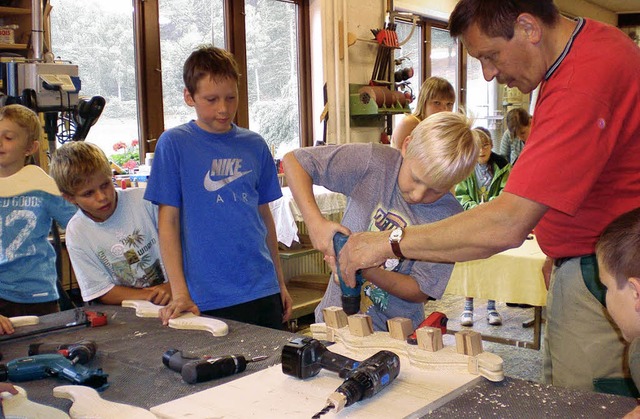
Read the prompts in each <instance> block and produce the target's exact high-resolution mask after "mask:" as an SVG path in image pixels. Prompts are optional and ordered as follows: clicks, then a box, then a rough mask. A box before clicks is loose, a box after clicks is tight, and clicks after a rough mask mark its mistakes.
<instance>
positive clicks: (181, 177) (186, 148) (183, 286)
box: [145, 46, 292, 329]
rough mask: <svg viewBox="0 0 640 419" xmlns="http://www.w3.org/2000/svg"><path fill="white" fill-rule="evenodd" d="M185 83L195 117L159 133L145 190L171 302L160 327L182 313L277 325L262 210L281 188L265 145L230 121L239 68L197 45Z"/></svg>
mask: <svg viewBox="0 0 640 419" xmlns="http://www.w3.org/2000/svg"><path fill="white" fill-rule="evenodd" d="M183 79H184V83H185V88H184V100H185V102H186V103H187V105H189V106H191V107H193V108H194V109H195V112H196V120H192V121H190V122H188V123H186V124H183V125H180V126H178V127H175V128H172V129H169V130H167V131H166V132H164V133H163V134H162V135H161V136H160V139H159V141H158V145H157V148H156V150H155V157H154V158H155V160H154V163H153V171H152V172H151V176H150V177H149V183H148V185H147V190H146V193H145V199H147V200H149V201H152V202H153V203H155V204H158V206H159V207H158V232H159V237H160V250H161V254H162V259H163V261H164V264H165V268H166V271H167V275H168V277H169V282H170V284H171V293H172V296H173V300H172V302H171V303H170V304H168V305H167V306H166V307H165V308H163V309H162V310H161V311H160V317H161V319H162V321H163V323H164V324H167V323H168V321H169V319H171V318H175V317H178V316H179V315H180V314H181V313H182V312H185V311H189V312H192V313H194V314H196V315H198V314H200V313H202V314H206V315H210V316H214V317H222V318H227V319H232V320H238V321H242V322H246V323H252V324H257V325H260V326H266V327H271V328H275V329H282V324H283V322H285V321H287V320H288V319H289V317H290V316H291V309H292V301H291V297H290V296H289V293H288V291H287V288H286V286H285V283H284V277H283V274H282V269H281V267H280V262H279V258H278V242H277V238H276V231H275V224H274V221H273V217H272V216H271V210H270V209H269V202H271V201H274V200H276V199H278V198H280V197H281V196H282V191H281V189H280V185H279V183H278V177H277V173H276V168H275V165H274V162H273V157H272V156H271V153H270V151H269V148H268V147H267V144H266V143H265V141H264V139H263V138H262V137H261V136H260V135H259V134H257V133H254V132H252V131H249V130H247V129H244V128H240V127H238V126H237V125H235V124H234V123H233V119H234V117H235V114H236V111H237V109H238V79H239V71H238V65H237V63H236V61H235V59H234V58H233V56H232V55H231V54H230V53H228V52H227V51H225V50H222V49H219V48H216V47H213V46H203V47H200V48H199V49H197V50H195V51H194V52H192V53H191V55H190V56H189V57H188V58H187V60H186V62H185V64H184V68H183Z"/></svg>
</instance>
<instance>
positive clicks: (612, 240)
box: [596, 208, 640, 287]
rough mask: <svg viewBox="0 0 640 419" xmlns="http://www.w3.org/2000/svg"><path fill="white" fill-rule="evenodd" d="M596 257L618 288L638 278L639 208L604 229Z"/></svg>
mask: <svg viewBox="0 0 640 419" xmlns="http://www.w3.org/2000/svg"><path fill="white" fill-rule="evenodd" d="M596 255H597V256H598V263H599V264H600V267H601V268H604V269H605V270H606V271H607V272H609V273H610V274H611V275H612V276H613V277H614V278H615V279H616V283H617V284H618V287H622V286H623V285H624V284H626V283H627V280H628V279H629V278H632V277H635V278H640V208H636V209H634V210H631V211H629V212H626V213H624V214H622V215H620V216H619V217H618V218H616V219H615V220H613V221H612V222H611V223H610V224H609V225H608V226H607V227H606V228H605V229H604V231H603V232H602V234H601V235H600V239H599V240H598V243H597V244H596Z"/></svg>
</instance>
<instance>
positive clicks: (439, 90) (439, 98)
mask: <svg viewBox="0 0 640 419" xmlns="http://www.w3.org/2000/svg"><path fill="white" fill-rule="evenodd" d="M455 102H456V92H455V90H454V89H453V86H452V85H451V83H449V82H448V81H447V80H445V79H443V78H441V77H429V78H428V79H426V80H425V81H424V83H422V86H420V94H419V95H418V103H417V105H416V110H415V111H414V112H413V113H412V114H409V115H406V116H404V117H403V118H402V119H401V120H400V122H399V123H398V125H396V127H395V128H394V129H393V134H392V135H391V145H392V146H393V147H394V148H397V149H398V150H402V144H403V143H404V141H405V140H406V138H407V137H408V136H409V134H411V131H413V129H414V128H415V127H416V126H418V124H419V123H420V121H422V120H424V119H425V118H427V117H428V116H429V115H433V114H435V113H438V112H444V111H451V110H452V109H453V104H454V103H455Z"/></svg>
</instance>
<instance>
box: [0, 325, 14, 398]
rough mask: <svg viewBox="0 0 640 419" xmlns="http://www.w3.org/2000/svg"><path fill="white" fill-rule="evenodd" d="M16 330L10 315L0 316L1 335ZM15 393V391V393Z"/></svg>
mask: <svg viewBox="0 0 640 419" xmlns="http://www.w3.org/2000/svg"><path fill="white" fill-rule="evenodd" d="M13 332H15V329H14V328H13V324H12V323H11V320H9V318H8V317H5V316H0V335H5V334H6V335H10V334H12V333H13ZM14 394H15V393H14Z"/></svg>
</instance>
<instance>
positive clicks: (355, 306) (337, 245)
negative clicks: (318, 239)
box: [333, 233, 364, 316]
mask: <svg viewBox="0 0 640 419" xmlns="http://www.w3.org/2000/svg"><path fill="white" fill-rule="evenodd" d="M348 239H349V237H348V236H345V235H344V234H342V233H336V234H334V236H333V249H334V251H335V253H336V267H337V268H338V269H337V272H335V274H336V275H338V279H339V280H340V289H341V290H342V309H343V310H344V312H345V313H346V314H347V315H349V316H350V315H352V314H356V313H357V312H358V311H360V291H361V289H362V284H364V278H363V277H362V274H361V273H360V271H356V286H355V287H354V288H351V287H349V286H348V285H347V284H345V282H344V280H343V279H342V275H341V274H340V265H339V263H338V254H339V253H340V250H342V247H343V246H344V245H345V243H346V242H347V240H348Z"/></svg>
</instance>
